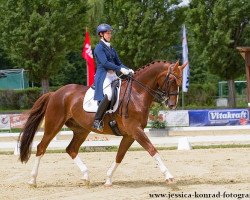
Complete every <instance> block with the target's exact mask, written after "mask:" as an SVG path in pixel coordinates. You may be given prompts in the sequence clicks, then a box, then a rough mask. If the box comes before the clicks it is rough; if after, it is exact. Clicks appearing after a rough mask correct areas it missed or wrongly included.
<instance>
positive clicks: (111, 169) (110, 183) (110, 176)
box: [105, 162, 120, 186]
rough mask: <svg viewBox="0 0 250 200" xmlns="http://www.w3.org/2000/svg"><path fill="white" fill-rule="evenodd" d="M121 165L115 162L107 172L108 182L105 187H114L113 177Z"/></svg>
mask: <svg viewBox="0 0 250 200" xmlns="http://www.w3.org/2000/svg"><path fill="white" fill-rule="evenodd" d="M119 164H120V163H116V162H113V163H112V165H111V167H110V168H109V170H108V171H107V180H106V182H105V186H111V185H112V176H113V174H114V172H115V170H116V168H117V167H118V165H119Z"/></svg>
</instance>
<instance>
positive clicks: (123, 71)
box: [120, 67, 130, 75]
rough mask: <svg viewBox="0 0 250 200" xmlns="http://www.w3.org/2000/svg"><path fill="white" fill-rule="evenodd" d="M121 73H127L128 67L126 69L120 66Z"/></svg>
mask: <svg viewBox="0 0 250 200" xmlns="http://www.w3.org/2000/svg"><path fill="white" fill-rule="evenodd" d="M120 71H121V73H123V74H124V75H128V74H129V73H130V71H129V69H126V68H123V67H122V68H121V70H120Z"/></svg>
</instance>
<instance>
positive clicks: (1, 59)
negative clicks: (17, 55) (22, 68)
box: [0, 48, 14, 69]
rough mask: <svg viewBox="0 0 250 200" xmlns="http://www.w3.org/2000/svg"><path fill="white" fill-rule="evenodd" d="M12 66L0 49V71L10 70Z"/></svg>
mask: <svg viewBox="0 0 250 200" xmlns="http://www.w3.org/2000/svg"><path fill="white" fill-rule="evenodd" d="M13 67H14V64H13V63H12V62H11V60H10V59H9V58H8V56H7V55H6V53H5V52H4V50H3V49H1V48H0V69H11V68H13Z"/></svg>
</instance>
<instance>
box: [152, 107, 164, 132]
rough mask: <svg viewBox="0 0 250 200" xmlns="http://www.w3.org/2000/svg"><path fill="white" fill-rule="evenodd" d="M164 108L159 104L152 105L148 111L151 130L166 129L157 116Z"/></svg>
mask: <svg viewBox="0 0 250 200" xmlns="http://www.w3.org/2000/svg"><path fill="white" fill-rule="evenodd" d="M165 109H166V108H165V107H164V106H163V105H161V104H159V103H153V105H152V106H151V109H150V116H149V117H150V118H151V120H152V124H151V128H155V129H164V128H166V123H165V121H163V118H162V117H161V116H160V115H159V111H160V110H165Z"/></svg>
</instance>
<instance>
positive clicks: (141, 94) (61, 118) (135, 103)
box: [19, 61, 187, 187]
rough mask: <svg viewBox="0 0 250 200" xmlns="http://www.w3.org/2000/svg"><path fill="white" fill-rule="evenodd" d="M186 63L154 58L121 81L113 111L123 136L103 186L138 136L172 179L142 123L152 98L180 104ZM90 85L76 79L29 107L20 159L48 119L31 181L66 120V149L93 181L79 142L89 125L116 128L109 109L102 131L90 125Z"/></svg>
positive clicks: (25, 157)
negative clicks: (86, 103) (87, 95)
mask: <svg viewBox="0 0 250 200" xmlns="http://www.w3.org/2000/svg"><path fill="white" fill-rule="evenodd" d="M186 65H187V63H184V64H183V65H181V66H179V61H177V62H168V61H154V62H151V63H149V64H147V65H145V66H144V67H142V68H140V69H139V70H137V71H136V72H135V74H134V75H133V76H130V80H131V81H126V80H123V81H122V85H121V90H120V96H121V97H123V98H120V100H119V102H120V104H119V107H118V110H117V111H116V112H115V113H113V117H114V119H115V120H116V122H117V125H118V127H119V130H120V133H121V135H122V140H121V142H120V145H119V148H118V152H117V155H116V158H115V160H114V162H113V163H112V164H111V167H110V168H109V169H108V171H107V178H106V182H105V186H111V185H112V177H113V174H114V172H115V170H116V168H117V167H118V165H119V164H120V163H121V161H122V160H123V158H124V156H125V154H126V152H127V150H128V149H129V148H130V146H131V145H132V144H133V142H134V141H137V142H138V143H139V144H140V145H141V146H142V147H143V148H144V149H145V150H146V151H147V152H148V153H149V154H150V156H152V157H153V158H154V159H155V162H156V164H157V165H158V166H159V169H160V171H161V172H162V174H163V175H164V178H165V180H166V182H173V180H174V177H173V175H172V174H171V173H170V171H169V170H168V168H167V167H166V166H165V164H164V162H163V161H162V159H161V157H160V155H159V153H158V151H157V150H156V148H155V147H154V145H153V144H152V143H151V141H150V140H149V138H148V137H147V135H146V134H145V132H144V128H145V127H146V125H147V120H148V115H149V110H150V105H151V104H152V102H153V101H156V100H158V101H162V102H164V103H165V104H166V105H167V106H168V107H169V108H170V109H175V108H176V106H177V103H178V95H179V87H180V86H181V83H182V71H183V69H184V68H185V66H186ZM129 85H130V86H129ZM88 88H89V87H87V86H84V85H78V84H69V85H65V86H63V87H61V88H59V89H58V90H57V91H55V92H49V93H46V94H44V95H42V96H41V97H40V98H38V100H37V101H36V102H35V103H34V105H33V107H32V108H31V110H30V112H29V117H28V119H27V121H26V123H25V125H24V128H23V130H22V131H21V133H20V136H19V148H20V156H19V159H20V161H21V162H22V163H26V162H27V161H28V160H29V158H30V155H31V150H32V141H33V139H34V136H35V133H36V131H37V129H38V128H39V127H40V125H41V122H42V121H43V120H44V135H43V137H42V139H41V141H40V143H39V144H38V145H37V151H36V158H35V163H34V166H33V169H32V172H31V179H30V181H29V182H28V183H29V184H30V185H31V186H35V187H36V186H37V181H36V179H37V175H38V168H39V164H40V160H41V157H42V156H43V155H44V154H45V152H46V148H47V147H48V145H49V143H50V142H51V140H52V139H53V138H54V137H55V136H56V135H57V133H58V132H59V131H60V130H61V128H62V127H63V125H64V124H65V125H66V126H67V127H68V128H69V129H71V130H72V131H73V138H72V140H71V142H70V143H69V145H68V146H67V147H66V152H67V153H68V154H69V156H70V157H71V158H72V159H73V161H74V163H75V164H76V165H77V166H78V167H79V169H80V171H81V174H82V176H83V177H82V179H83V181H84V182H86V183H89V181H90V180H89V170H88V168H87V166H86V164H85V163H84V161H82V160H81V159H80V157H79V156H78V151H79V148H80V146H81V145H82V143H83V142H84V141H85V140H86V138H87V136H88V134H89V133H90V132H91V131H93V132H96V133H100V134H113V132H112V130H111V128H110V126H108V122H109V116H108V115H109V114H106V115H105V116H104V118H103V124H104V128H103V131H102V132H101V131H98V130H94V129H93V128H92V124H93V121H94V116H95V113H90V112H86V111H84V110H83V99H84V96H85V93H86V91H87V90H88ZM128 91H129V92H128ZM124 99H127V103H122V101H123V102H124ZM122 109H123V110H127V114H126V113H125V114H124V112H121V110H122Z"/></svg>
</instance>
